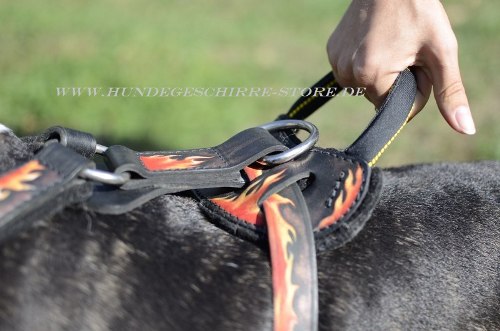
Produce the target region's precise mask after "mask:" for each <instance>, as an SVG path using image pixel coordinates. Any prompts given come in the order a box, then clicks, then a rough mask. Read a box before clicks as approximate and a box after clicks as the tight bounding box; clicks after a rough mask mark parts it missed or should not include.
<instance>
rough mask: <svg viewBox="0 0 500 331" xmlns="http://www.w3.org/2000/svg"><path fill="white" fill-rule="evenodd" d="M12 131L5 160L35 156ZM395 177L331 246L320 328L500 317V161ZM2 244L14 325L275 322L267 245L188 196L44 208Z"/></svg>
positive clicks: (400, 326) (0, 161) (431, 326)
mask: <svg viewBox="0 0 500 331" xmlns="http://www.w3.org/2000/svg"><path fill="white" fill-rule="evenodd" d="M0 140H1V142H0V143H1V144H0V171H5V170H7V169H9V168H12V167H13V166H14V165H15V164H16V162H21V161H23V160H25V159H27V158H29V157H30V153H29V152H28V151H27V149H26V146H25V145H24V144H23V143H22V142H21V141H20V140H19V139H17V138H16V137H15V136H14V135H13V134H12V133H10V132H8V131H5V130H4V132H3V133H2V134H0ZM384 177H385V178H384V183H385V184H384V190H383V194H382V200H381V201H380V202H379V205H378V207H377V208H376V210H375V211H374V214H373V216H372V218H371V220H370V221H369V222H368V224H367V225H366V227H365V228H364V229H363V231H362V232H361V233H360V234H359V235H358V236H357V237H356V238H355V239H354V240H353V241H352V242H350V243H349V244H347V245H346V246H344V247H342V248H340V249H338V250H334V251H325V252H322V253H320V254H318V270H319V284H320V293H319V298H320V329H321V330H500V264H499V261H500V162H478V163H471V164H437V165H418V166H409V167H402V168H394V169H387V170H385V171H384ZM56 207H57V206H54V208H56ZM0 248H1V250H0V252H1V253H0V284H1V285H0V329H1V330H271V329H272V323H273V313H272V309H273V305H272V289H271V278H270V276H271V275H270V266H269V262H268V255H267V252H266V251H264V250H262V249H259V248H257V247H256V246H255V245H253V244H251V243H248V242H246V241H243V240H240V239H238V238H236V237H234V236H231V235H229V234H227V233H226V232H224V231H222V230H220V229H218V228H217V227H215V226H214V225H212V224H211V223H209V222H208V221H207V220H206V217H205V216H204V214H202V213H201V212H200V209H199V208H198V205H197V203H196V202H195V201H194V200H192V199H190V198H188V197H182V196H175V195H170V196H163V197H160V198H157V199H155V200H153V201H151V202H149V203H147V204H146V205H144V206H143V207H141V208H138V209H136V210H134V211H132V212H130V213H127V214H125V215H121V216H104V215H98V214H93V213H90V212H86V211H85V210H83V209H82V208H80V207H78V206H74V207H70V208H66V209H64V210H63V211H61V212H59V213H58V214H56V215H55V216H54V217H51V218H49V219H45V218H44V217H43V215H40V221H39V222H38V223H37V225H36V226H35V227H33V228H31V229H30V230H28V231H26V232H24V233H22V234H20V235H19V236H17V237H15V238H11V239H9V240H8V241H6V242H4V243H2V244H1V246H0Z"/></svg>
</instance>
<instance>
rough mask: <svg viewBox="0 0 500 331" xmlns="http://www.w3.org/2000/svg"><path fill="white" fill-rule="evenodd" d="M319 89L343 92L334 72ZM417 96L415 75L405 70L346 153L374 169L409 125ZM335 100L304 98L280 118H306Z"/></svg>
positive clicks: (326, 76)
mask: <svg viewBox="0 0 500 331" xmlns="http://www.w3.org/2000/svg"><path fill="white" fill-rule="evenodd" d="M319 87H336V88H337V93H338V92H339V91H340V90H341V89H342V87H341V86H340V85H338V83H337V81H336V79H335V77H334V76H333V73H331V72H329V73H328V74H326V75H325V76H324V77H323V78H321V80H319V81H318V82H317V83H316V84H314V85H313V86H312V87H311V89H313V90H314V89H315V88H319ZM416 94H417V82H416V79H415V76H414V75H413V73H412V72H411V71H410V69H405V70H404V71H402V72H401V73H400V74H399V76H398V77H397V78H396V81H395V82H394V84H393V86H392V87H391V90H390V91H389V94H388V96H387V97H386V99H385V101H384V103H383V104H382V106H381V107H380V108H379V109H378V111H377V114H376V115H375V117H374V118H373V119H372V120H371V122H370V123H369V125H368V126H367V128H366V129H365V130H364V131H363V132H362V133H361V135H360V136H359V137H358V138H357V139H356V140H355V141H354V143H352V145H351V146H349V147H348V148H347V149H345V153H346V154H349V155H352V156H354V157H356V158H359V159H362V160H365V161H367V162H368V163H369V164H370V166H372V165H373V164H374V163H375V162H376V161H377V160H378V158H379V157H380V155H381V154H382V153H383V152H384V150H385V149H386V147H387V146H388V145H389V144H390V143H391V142H392V140H394V138H395V137H396V135H397V134H398V133H399V132H400V131H401V129H402V128H403V126H404V125H405V124H406V123H407V121H408V119H409V114H410V112H411V110H412V107H413V103H414V102H415V96H416ZM332 97H333V96H329V97H326V96H325V97H318V96H315V95H314V94H313V95H310V96H307V97H301V98H299V99H298V100H297V101H296V102H295V103H294V104H293V105H292V107H291V108H290V110H289V111H288V113H287V114H286V115H282V116H280V119H283V118H294V119H304V118H306V117H307V116H309V115H311V114H312V113H313V112H315V111H316V110H317V109H319V108H320V107H321V106H323V105H324V104H325V103H327V102H328V101H329V100H330V99H331V98H332Z"/></svg>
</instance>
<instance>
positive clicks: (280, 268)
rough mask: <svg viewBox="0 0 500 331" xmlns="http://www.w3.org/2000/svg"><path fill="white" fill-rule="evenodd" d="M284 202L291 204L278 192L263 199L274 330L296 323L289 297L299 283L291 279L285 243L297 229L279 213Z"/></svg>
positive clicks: (281, 330) (290, 259) (291, 262)
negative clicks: (270, 273)
mask: <svg viewBox="0 0 500 331" xmlns="http://www.w3.org/2000/svg"><path fill="white" fill-rule="evenodd" d="M285 204H291V205H292V206H294V204H293V202H292V201H291V200H290V199H287V198H284V197H282V196H280V195H279V194H273V195H272V196H270V197H269V198H268V199H267V200H266V201H264V203H263V206H264V210H265V212H266V221H267V229H268V235H269V248H270V250H271V263H272V270H273V275H272V277H273V295H274V330H275V331H285V330H287V331H290V330H293V328H294V326H295V324H296V323H297V314H296V313H295V310H294V307H293V299H294V297H295V293H296V292H297V289H298V288H299V286H298V285H296V284H293V282H292V271H293V265H294V256H293V254H291V253H290V252H289V250H288V247H289V245H292V244H293V243H294V241H295V238H296V236H297V233H296V231H295V228H294V227H293V226H291V225H290V224H289V223H288V222H287V221H286V220H285V219H284V217H283V215H282V214H281V210H280V208H281V207H282V206H283V205H285Z"/></svg>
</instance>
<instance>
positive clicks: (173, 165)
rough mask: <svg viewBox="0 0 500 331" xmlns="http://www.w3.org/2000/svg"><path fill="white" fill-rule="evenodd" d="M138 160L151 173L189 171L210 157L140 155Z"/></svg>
mask: <svg viewBox="0 0 500 331" xmlns="http://www.w3.org/2000/svg"><path fill="white" fill-rule="evenodd" d="M139 158H140V160H141V161H142V163H143V164H144V166H145V167H146V169H148V170H151V171H159V170H179V169H191V168H194V167H196V166H197V165H199V164H202V163H203V162H205V161H206V160H205V159H211V158H212V157H211V156H187V157H182V156H181V155H150V156H145V155H141V156H140V157H139Z"/></svg>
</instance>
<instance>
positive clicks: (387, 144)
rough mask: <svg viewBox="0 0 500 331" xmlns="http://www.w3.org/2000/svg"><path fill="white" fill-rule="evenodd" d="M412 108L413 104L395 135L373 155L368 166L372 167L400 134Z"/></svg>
mask: <svg viewBox="0 0 500 331" xmlns="http://www.w3.org/2000/svg"><path fill="white" fill-rule="evenodd" d="M414 107H415V104H413V106H412V107H411V110H410V112H409V113H408V116H407V117H406V120H405V121H404V123H403V125H401V127H400V128H399V130H398V131H396V133H395V134H394V135H393V136H392V137H391V139H389V141H388V142H387V143H386V144H385V145H384V147H382V149H381V150H380V151H379V152H378V153H377V155H375V157H374V158H373V159H372V160H371V161H370V162H368V165H369V166H370V167H373V165H374V164H375V163H376V162H377V161H378V159H379V158H380V156H382V154H383V153H384V152H385V150H386V149H387V147H389V145H390V144H391V143H392V141H393V140H394V139H395V138H396V136H397V135H398V134H399V132H401V130H403V128H404V127H405V125H406V123H408V121H409V120H410V114H411V113H412V112H413V108H414Z"/></svg>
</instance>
